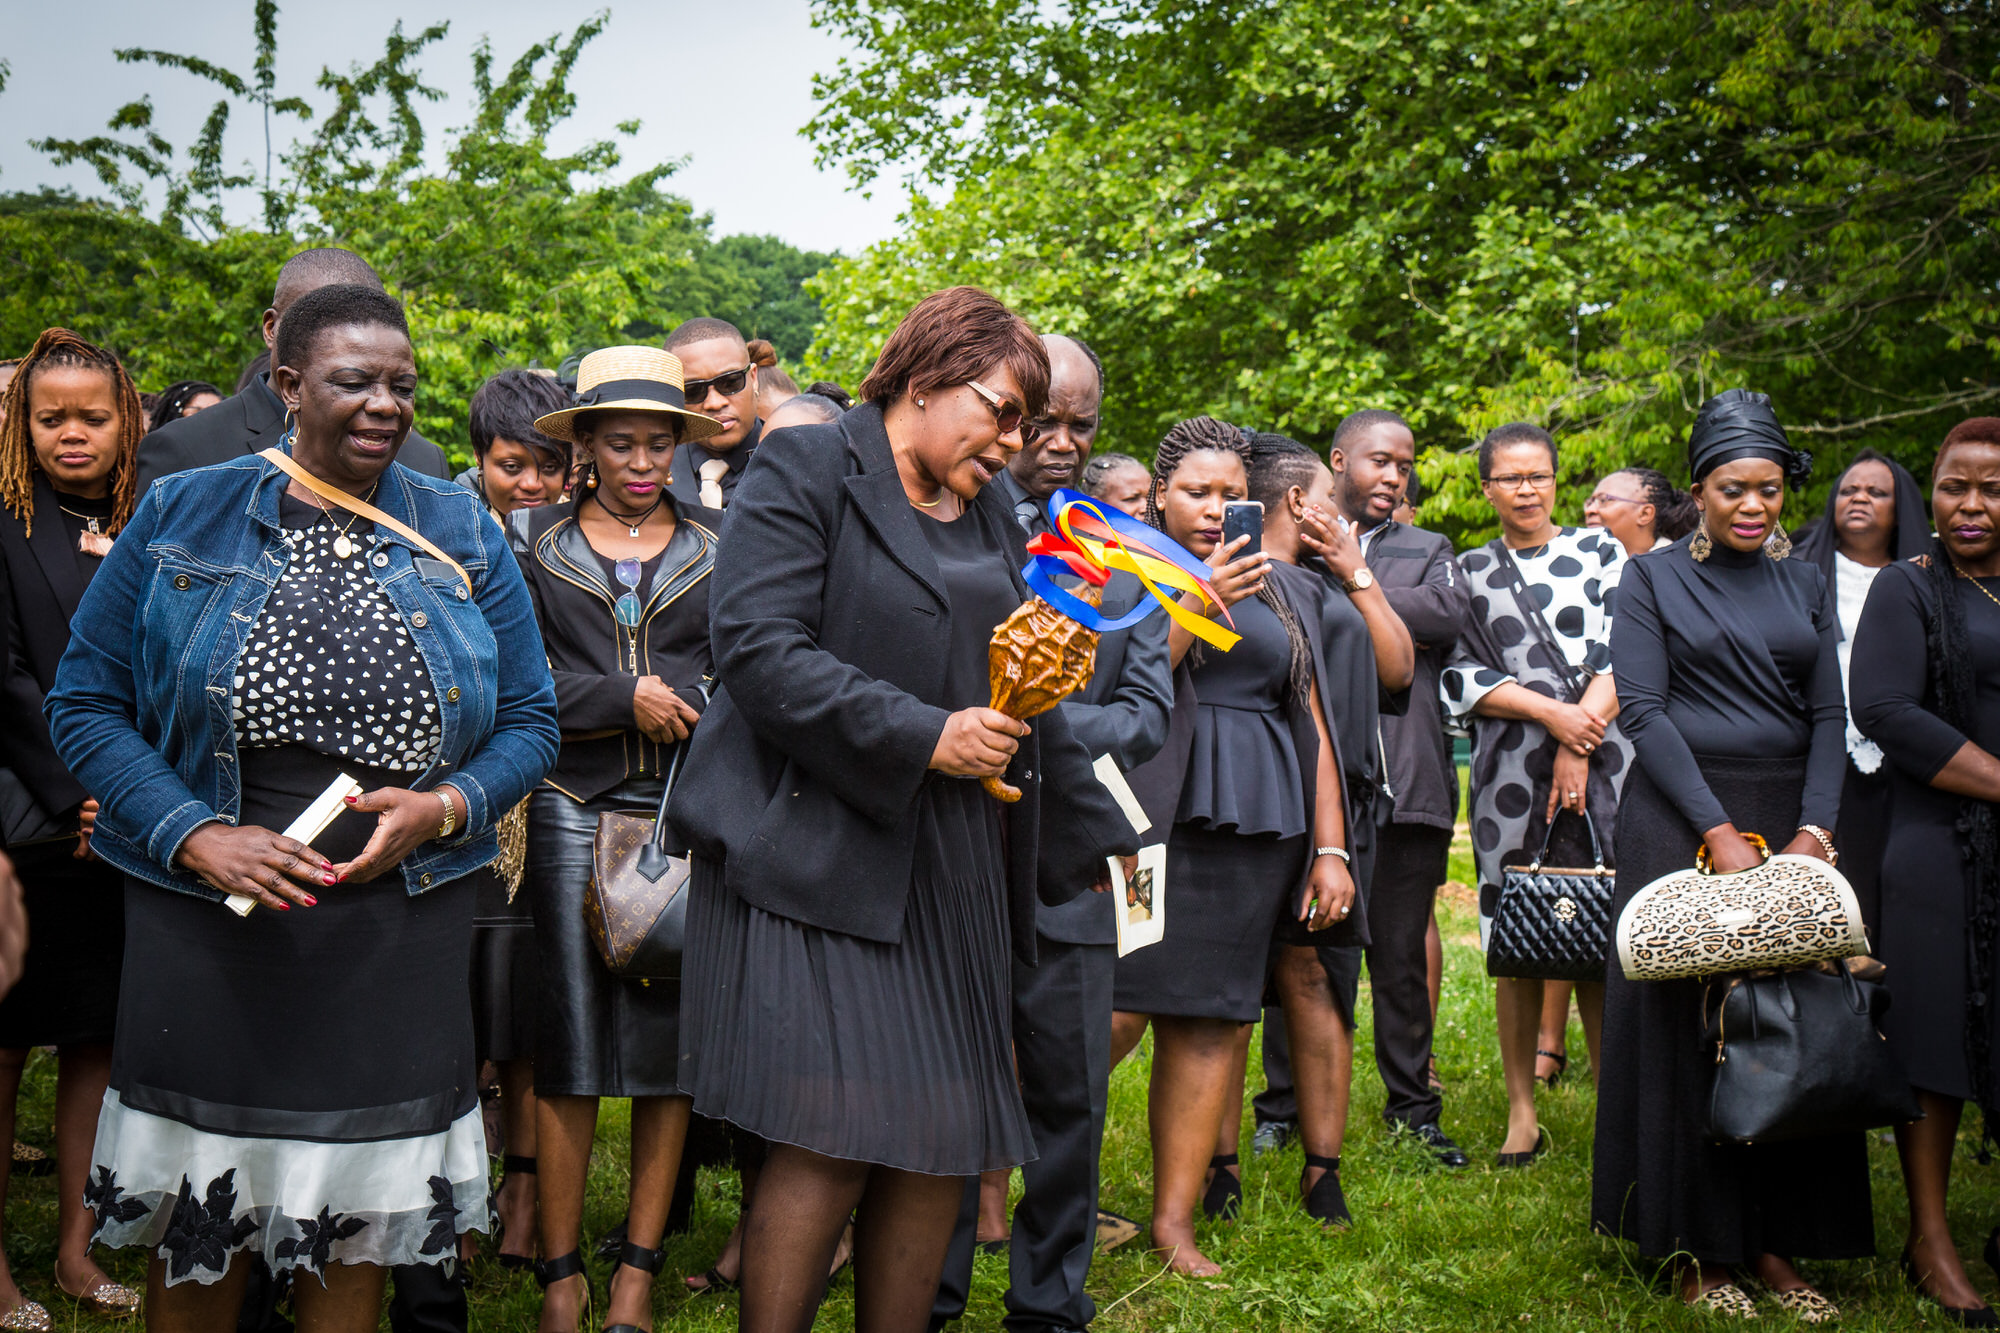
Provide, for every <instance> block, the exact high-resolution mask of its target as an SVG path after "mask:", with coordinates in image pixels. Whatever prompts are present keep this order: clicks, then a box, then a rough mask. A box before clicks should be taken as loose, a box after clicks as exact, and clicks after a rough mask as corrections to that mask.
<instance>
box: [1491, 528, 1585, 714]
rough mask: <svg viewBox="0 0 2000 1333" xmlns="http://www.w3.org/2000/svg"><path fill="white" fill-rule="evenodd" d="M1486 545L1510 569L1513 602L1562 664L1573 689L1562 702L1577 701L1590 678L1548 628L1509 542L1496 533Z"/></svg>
mask: <svg viewBox="0 0 2000 1333" xmlns="http://www.w3.org/2000/svg"><path fill="white" fill-rule="evenodd" d="M1487 546H1488V547H1489V548H1490V549H1491V550H1492V551H1493V554H1494V556H1495V557H1496V558H1497V559H1498V560H1499V561H1500V564H1501V567H1502V568H1504V569H1505V570H1506V571H1507V583H1508V591H1509V592H1511V593H1513V594H1514V605H1515V606H1516V607H1518V608H1519V609H1520V612H1521V616H1522V618H1523V619H1524V620H1526V621H1527V622H1528V628H1529V629H1531V630H1532V631H1534V634H1535V637H1536V638H1538V639H1540V640H1541V641H1542V644H1543V646H1545V647H1546V648H1547V649H1548V650H1549V651H1550V652H1551V653H1553V654H1554V655H1555V659H1556V661H1557V662H1558V663H1560V664H1561V666H1560V669H1561V671H1562V677H1563V684H1564V685H1566V686H1567V687H1568V688H1569V692H1570V696H1569V698H1567V699H1565V700H1563V702H1564V703H1571V704H1573V703H1575V702H1576V701H1577V700H1579V699H1581V698H1583V692H1584V691H1585V690H1586V689H1588V688H1589V687H1590V682H1589V681H1588V680H1586V679H1584V675H1583V673H1582V672H1581V671H1579V670H1577V669H1576V667H1575V666H1573V665H1571V663H1570V660H1569V658H1568V656H1567V655H1565V654H1564V652H1563V650H1562V644H1561V643H1560V642H1558V641H1557V639H1556V635H1555V631H1554V630H1552V629H1550V628H1549V622H1548V619H1547V617H1545V616H1543V615H1542V608H1541V607H1540V606H1539V605H1537V604H1536V602H1535V599H1534V598H1532V597H1530V596H1529V595H1528V586H1527V582H1526V580H1524V579H1523V578H1522V577H1521V566H1520V565H1518V564H1516V563H1515V561H1514V553H1513V552H1512V551H1510V550H1508V549H1507V543H1506V542H1504V541H1502V540H1500V538H1498V537H1495V538H1494V539H1493V540H1492V541H1490V542H1488V543H1487Z"/></svg>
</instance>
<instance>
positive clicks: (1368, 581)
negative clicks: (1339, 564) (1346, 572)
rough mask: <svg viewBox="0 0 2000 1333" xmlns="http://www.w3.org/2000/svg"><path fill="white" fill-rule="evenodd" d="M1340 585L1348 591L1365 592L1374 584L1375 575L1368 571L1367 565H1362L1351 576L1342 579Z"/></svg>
mask: <svg viewBox="0 0 2000 1333" xmlns="http://www.w3.org/2000/svg"><path fill="white" fill-rule="evenodd" d="M1340 586H1341V587H1343V588H1345V589H1347V591H1349V592H1366V591H1368V589H1370V588H1372V587H1374V586H1375V576H1374V575H1373V574H1371V573H1369V572H1368V566H1366V565H1363V566H1362V567H1361V568H1359V569H1357V570H1355V571H1354V577H1353V578H1351V579H1342V580H1341V581H1340Z"/></svg>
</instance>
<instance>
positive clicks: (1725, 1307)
mask: <svg viewBox="0 0 2000 1333" xmlns="http://www.w3.org/2000/svg"><path fill="white" fill-rule="evenodd" d="M1688 1304H1689V1305H1690V1306H1692V1307H1693V1308H1694V1309H1697V1310H1706V1311H1708V1312H1709V1313H1710V1314H1718V1315H1722V1316H1724V1317H1726V1318H1729V1319H1755V1318H1756V1317H1757V1302H1755V1301H1753V1300H1751V1299H1750V1297H1749V1295H1748V1294H1747V1293H1745V1292H1744V1290H1743V1288H1741V1287H1739V1286H1737V1285H1736V1284H1735V1283H1734V1282H1725V1283H1723V1284H1722V1285H1721V1286H1719V1287H1711V1288H1709V1289H1708V1290H1707V1291H1704V1292H1703V1293H1702V1294H1701V1295H1699V1296H1697V1297H1695V1298H1694V1299H1693V1300H1691V1301H1689V1302H1688Z"/></svg>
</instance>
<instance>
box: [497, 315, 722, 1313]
mask: <svg viewBox="0 0 2000 1333" xmlns="http://www.w3.org/2000/svg"><path fill="white" fill-rule="evenodd" d="M681 383H682V380H681V363H680V359H679V358H678V357H676V356H675V355H674V354H673V353H671V352H663V351H660V350H659V349H657V348H652V347H607V348H605V349H603V350H602V351H597V352H592V353H591V354H590V355H588V356H586V357H585V358H584V359H583V364H582V365H581V366H580V367H579V368H578V372H577V393H576V403H575V405H573V406H571V407H567V408H564V409H563V410H562V411H560V412H553V413H550V414H549V415H548V416H545V417H543V418H541V419H540V420H539V421H537V422H536V423H535V428H536V429H537V430H539V431H541V432H542V433H543V434H544V435H547V436H549V437H551V438H553V439H558V440H568V441H570V442H572V443H573V444H575V446H576V450H577V461H578V462H580V463H582V464H583V480H582V482H581V484H579V485H578V486H577V488H576V490H575V492H574V494H573V496H572V498H571V500H570V502H569V503H568V504H566V505H548V506H544V507H542V508H538V509H526V510H518V511H516V512H515V513H514V514H512V515H511V516H510V517H509V520H508V534H509V536H510V538H511V539H512V542H513V545H514V551H515V555H516V556H517V557H518V558H519V560H520V562H521V569H522V572H523V574H524V575H525V577H526V578H527V581H528V590H529V593H530V594H531V595H532V597H533V598H534V603H535V614H536V616H537V617H538V618H539V619H540V621H541V625H542V638H543V641H544V644H545V645H546V647H547V649H548V658H549V667H550V670H551V671H552V672H553V673H554V675H555V682H556V709H557V715H558V720H559V722H560V723H561V726H562V733H563V741H562V751H561V753H560V755H559V756H558V757H557V759H556V766H555V768H554V769H553V770H552V771H551V772H550V774H549V776H548V778H547V780H546V781H544V782H543V783H542V786H541V788H540V789H539V790H537V791H536V792H535V794H534V795H533V796H532V797H531V798H530V800H529V805H528V863H527V875H526V881H525V882H526V887H527V892H528V900H529V904H530V906H531V907H532V909H533V911H534V914H535V939H536V946H537V949H538V951H539V953H540V959H541V979H542V980H541V985H542V991H541V996H540V998H539V1001H538V1003H537V1015H538V1016H537V1021H536V1033H535V1092H536V1096H537V1099H538V1109H537V1113H536V1129H537V1133H536V1141H537V1155H538V1157H539V1175H538V1179H539V1181H540V1185H541V1232H542V1253H543V1254H545V1255H550V1256H553V1257H552V1258H550V1259H549V1260H548V1261H546V1262H544V1263H542V1264H540V1265H538V1266H537V1270H536V1277H537V1279H538V1280H539V1281H540V1282H541V1284H542V1286H543V1288H544V1295H543V1311H542V1327H543V1328H544V1329H571V1328H576V1327H578V1326H579V1323H580V1321H581V1319H582V1315H583V1312H584V1311H585V1310H587V1309H588V1307H589V1304H590V1301H589V1278H588V1276H587V1275H586V1274H585V1272H584V1267H583V1256H582V1254H581V1253H580V1251H579V1248H578V1242H579V1239H580V1238H581V1236H582V1232H583V1195H584V1178H585V1175H586V1174H587V1172H588V1170H589V1167H590V1147H591V1139H592V1136H593V1134H594V1133H595V1131H596V1127H597V1103H598V1099H599V1098H600V1097H630V1098H632V1170H631V1186H630V1191H631V1198H630V1204H629V1208H630V1212H629V1214H628V1234H627V1239H626V1241H625V1244H624V1247H623V1249H622V1250H621V1251H620V1254H619V1261H618V1267H617V1268H616V1269H614V1270H613V1272H612V1279H611V1287H610V1294H609V1309H608V1310H607V1312H606V1319H607V1321H608V1325H607V1326H608V1328H611V1329H628V1330H631V1329H643V1328H647V1327H650V1325H651V1314H650V1312H651V1310H652V1278H653V1274H655V1273H657V1272H659V1271H660V1266H661V1264H662V1263H664V1262H665V1260H666V1253H665V1251H663V1250H660V1249H658V1248H655V1247H657V1246H658V1245H659V1243H660V1237H661V1235H662V1233H663V1232H664V1230H665V1228H666V1221H667V1208H668V1204H669V1201H670V1200H671V1199H672V1197H673V1192H674V1175H675V1172H676V1170H677V1168H678V1166H679V1164H680V1157H681V1145H682V1142H683V1140H684V1139H685V1137H686V1134H687V1126H688V1109H689V1106H690V1102H689V1100H688V1098H687V1097H685V1096H683V1095H682V1094H681V1091H680V1087H679V1084H678V1083H677V1081H676V1078H675V1075H676V1073H677V1071H678V1068H679V1063H680V1039H679V1038H680V1032H679V1029H680V990H679V987H677V986H675V985H673V984H671V983H661V982H657V981H656V982H652V983H651V984H645V983H641V982H637V981H629V980H621V979H620V978H618V977H614V976H613V975H612V974H611V972H610V970H609V969H607V968H606V967H605V965H604V961H603V959H602V958H601V957H600V956H599V955H598V953H597V949H596V946H595V945H594V944H593V943H592V942H591V939H590V936H589V933H588V932H587V930H586V929H585V926H584V915H583V891H584V886H585V884H586V883H587V882H588V881H589V878H590V873H591V849H592V843H593V840H594V838H595V835H596V832H597V820H598V816H599V815H602V814H605V813H608V812H611V811H620V810H622V811H632V812H638V813H642V814H652V813H653V812H654V811H655V810H657V809H658V807H659V803H660V795H661V788H662V784H663V781H664V779H663V777H662V775H663V774H665V773H666V772H667V771H668V770H669V766H670V765H671V762H672V760H673V757H674V752H675V749H676V747H677V746H678V745H679V744H680V742H682V741H684V740H686V739H687V737H688V734H689V732H690V731H692V730H693V728H694V725H695V723H696V722H697V721H698V720H699V719H700V717H701V710H702V708H703V706H704V705H705V704H706V703H707V700H708V693H707V681H708V678H709V676H710V675H711V673H712V671H713V659H712V658H711V657H710V655H709V640H708V574H709V570H710V569H711V568H712V567H713V566H714V563H715V533H716V530H717V527H718V526H719V524H720V522H721V518H722V516H721V515H720V514H718V513H715V512H714V511H712V510H707V509H701V508H698V507H696V506H694V505H689V504H684V503H682V502H680V501H678V500H676V499H675V498H674V497H673V496H672V495H671V494H670V493H669V492H668V490H667V486H668V483H670V482H671V481H672V480H673V477H672V469H673V458H674V450H675V449H676V448H678V447H679V446H680V445H681V444H682V443H683V442H685V441H688V440H700V439H705V438H706V437H708V436H710V435H713V434H715V433H716V431H718V430H720V429H721V423H719V422H717V421H715V420H714V419H713V418H710V417H706V416H703V415H701V414H700V413H698V412H690V411H688V410H687V405H686V401H685V399H684V398H683V396H682V392H681Z"/></svg>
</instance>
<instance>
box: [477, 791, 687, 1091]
mask: <svg viewBox="0 0 2000 1333" xmlns="http://www.w3.org/2000/svg"><path fill="white" fill-rule="evenodd" d="M659 805H660V780H659V779H658V778H641V779H638V780H635V781H631V782H627V783H624V784H622V785H620V786H618V787H615V788H613V789H612V790H610V791H608V792H606V793H605V794H604V795H602V796H599V797H596V798H595V799H593V800H589V801H582V802H579V801H574V800H571V799H570V798H569V797H567V796H565V795H563V794H562V793H561V792H559V791H547V790H544V791H538V792H536V793H535V794H534V795H533V796H531V797H529V798H528V868H527V873H526V874H525V875H524V876H523V879H522V884H521V893H520V897H522V898H526V899H527V900H528V905H529V908H530V910H531V911H532V912H533V913H534V918H535V924H534V932H533V933H534V939H535V952H536V958H537V960H538V967H537V977H538V980H539V985H538V987H537V994H536V999H535V1046H534V1060H535V1091H536V1092H538V1093H544V1094H547V1095H550V1096H560V1097H672V1096H676V1095H678V1094H679V1093H680V1091H681V1088H680V1084H679V1082H678V1074H679V1068H680V1026H681V1021H680V994H679V992H678V990H677V989H676V988H675V987H674V985H673V984H672V983H671V982H661V981H653V982H645V981H628V980H625V979H623V978H620V977H614V976H612V975H611V969H609V968H607V967H606V966H605V965H604V959H603V958H602V957H600V956H599V955H598V952H597V946H596V945H595V944H593V943H591V939H590V931H589V929H588V927H586V926H585V924H584V919H583V890H584V888H585V886H587V885H588V884H589V883H590V862H591V844H592V843H593V841H594V840H595V839H596V836H597V817H598V816H599V815H601V814H604V813H606V812H609V811H615V810H629V811H632V812H635V813H638V814H643V815H647V816H649V817H650V816H651V815H652V814H653V813H654V812H655V811H656V810H658V809H659ZM517 901H518V899H517Z"/></svg>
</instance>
